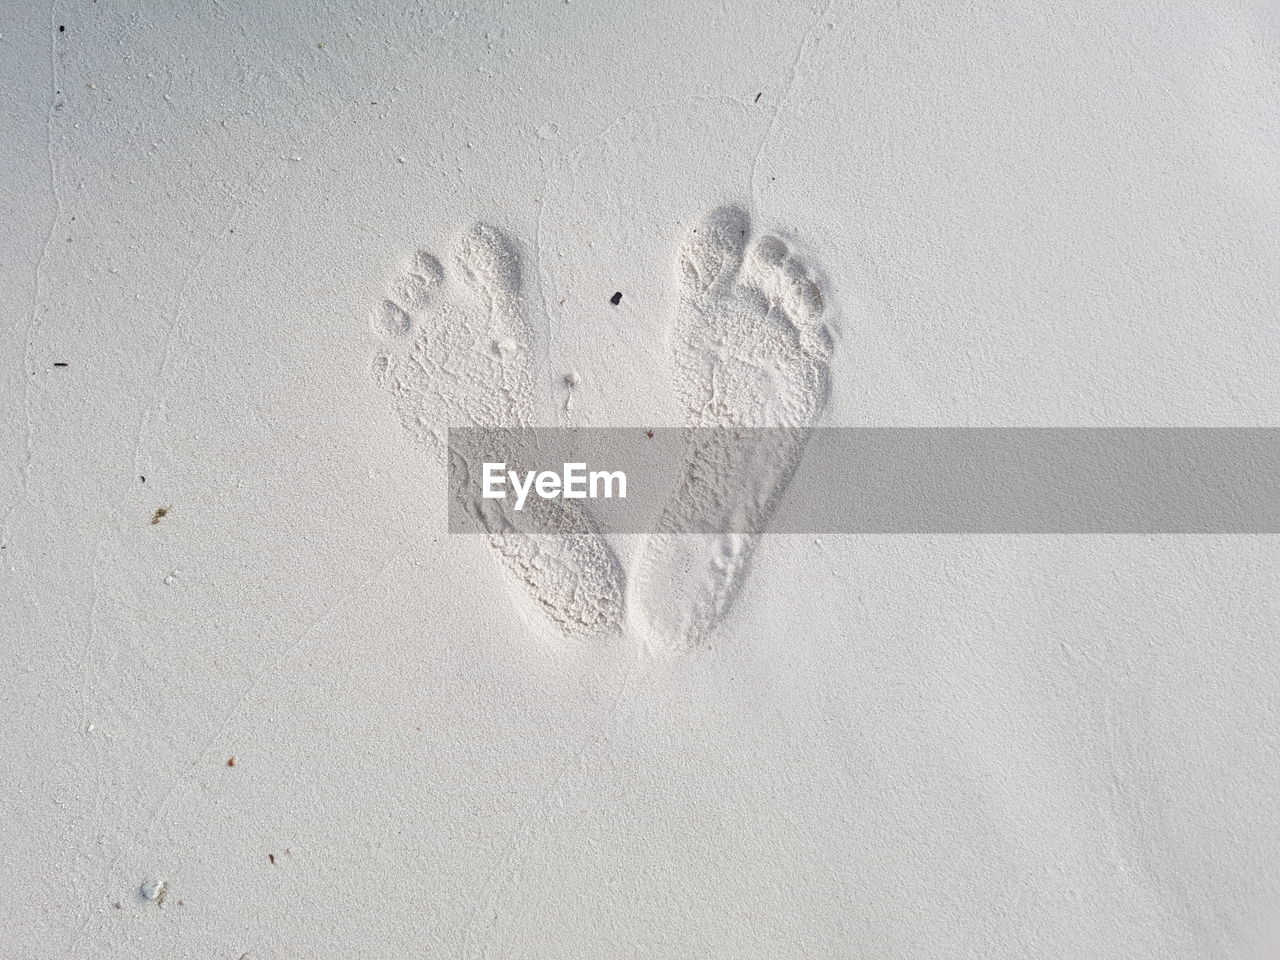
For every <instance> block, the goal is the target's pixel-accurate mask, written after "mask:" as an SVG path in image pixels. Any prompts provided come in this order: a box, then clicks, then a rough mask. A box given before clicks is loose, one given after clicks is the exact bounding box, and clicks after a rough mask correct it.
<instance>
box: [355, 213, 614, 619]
mask: <svg viewBox="0 0 1280 960" xmlns="http://www.w3.org/2000/svg"><path fill="white" fill-rule="evenodd" d="M520 284H521V280H520V262H519V258H518V257H517V255H516V252H515V248H514V246H513V244H512V243H511V242H510V240H509V239H508V238H507V237H506V236H504V235H503V234H502V233H501V232H500V231H498V230H496V229H494V228H493V227H490V226H487V225H485V224H476V225H475V226H473V227H472V228H471V229H470V230H468V231H466V232H465V233H464V234H463V235H462V236H461V237H460V238H459V239H458V241H457V244H456V248H455V253H454V255H453V257H452V258H451V260H450V262H449V266H448V267H446V266H445V265H444V264H442V263H441V262H440V260H438V259H437V258H436V257H434V256H432V255H431V254H430V253H427V252H425V251H419V252H418V253H416V254H415V255H414V257H413V259H412V261H411V262H410V263H409V264H408V265H407V266H406V267H405V269H404V270H403V272H402V273H401V275H400V276H399V277H398V278H397V279H395V280H394V281H393V282H392V283H391V285H390V287H389V288H388V290H387V294H386V297H385V299H383V300H382V301H381V302H380V303H379V304H377V305H376V306H375V307H374V310H373V314H372V317H371V318H370V323H371V326H372V327H373V331H374V333H375V334H376V335H377V336H378V338H379V340H380V341H381V346H380V348H379V350H378V353H377V354H376V356H375V357H374V362H373V369H374V375H375V377H376V379H377V381H378V383H379V384H380V385H381V386H382V388H383V389H384V390H386V391H387V393H388V394H389V395H390V396H391V401H392V405H393V407H394V409H395V412H396V414H397V415H398V416H399V418H400V422H401V423H402V424H403V425H404V427H405V429H406V430H408V431H409V433H410V434H412V435H413V436H414V437H415V438H416V439H418V440H420V441H422V442H424V443H426V444H427V445H428V446H433V447H437V448H439V447H442V446H443V442H444V435H445V430H446V428H447V427H450V426H455V427H458V426H468V427H506V428H516V429H520V428H526V427H529V426H531V425H532V422H533V412H534V400H533V398H534V383H535V363H534V359H533V353H534V346H535V344H536V343H537V339H536V333H537V331H536V330H535V328H534V327H533V326H531V323H530V319H529V316H528V311H527V309H526V306H525V302H524V300H523V298H522V297H521V295H520ZM451 455H453V454H451ZM472 506H475V505H472ZM540 509H545V510H548V511H552V512H555V514H556V515H555V516H554V517H550V518H546V519H544V520H543V521H542V523H543V527H542V528H543V529H550V528H556V529H560V530H565V531H569V532H567V533H562V534H559V535H546V536H538V535H533V536H527V535H521V534H515V533H511V532H510V529H509V526H508V525H507V524H506V523H505V521H504V518H503V517H502V516H501V514H492V513H486V514H481V513H480V511H479V510H476V509H473V511H472V512H473V515H474V516H476V517H477V519H478V520H479V521H480V522H481V523H482V524H483V525H484V529H485V530H486V531H487V532H488V537H489V542H490V544H491V545H492V546H493V549H494V551H495V553H496V555H497V556H498V558H499V559H500V560H501V562H502V564H503V566H504V567H506V569H507V570H508V571H509V572H510V573H511V575H512V578H513V579H514V581H515V582H516V583H518V584H519V585H520V586H521V587H522V588H523V593H524V595H525V596H526V597H527V598H528V599H529V600H531V601H532V602H533V604H534V606H535V607H536V608H537V609H538V610H540V611H541V612H542V614H544V615H545V616H546V617H547V618H549V619H550V620H551V621H552V622H553V623H554V624H555V625H556V626H557V627H558V628H559V630H560V632H561V633H562V634H563V635H565V636H567V637H572V638H575V639H581V638H588V637H592V636H598V635H607V634H610V633H613V632H615V631H616V630H617V629H618V628H619V626H620V624H621V620H622V602H623V601H622V598H623V575H622V570H621V567H620V565H619V563H618V561H617V558H616V557H615V555H614V553H613V551H612V550H611V549H610V547H609V545H608V543H607V542H606V541H605V540H604V539H603V538H602V537H600V536H599V535H598V534H597V533H596V527H595V526H594V524H593V523H592V522H591V520H590V518H589V517H588V516H587V515H586V514H584V513H582V512H581V511H578V510H576V509H574V508H573V507H570V506H569V505H567V504H565V503H564V501H562V500H557V501H545V505H544V506H540Z"/></svg>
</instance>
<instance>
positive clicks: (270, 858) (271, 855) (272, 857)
mask: <svg viewBox="0 0 1280 960" xmlns="http://www.w3.org/2000/svg"><path fill="white" fill-rule="evenodd" d="M267 859H268V860H270V861H271V864H272V866H275V862H276V855H275V854H274V853H268V854H267Z"/></svg>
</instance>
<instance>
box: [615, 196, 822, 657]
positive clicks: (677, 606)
mask: <svg viewBox="0 0 1280 960" xmlns="http://www.w3.org/2000/svg"><path fill="white" fill-rule="evenodd" d="M750 235H751V223H750V219H749V217H748V216H747V214H746V213H745V212H744V211H742V210H739V209H737V208H731V207H725V208H721V209H718V210H716V211H714V212H713V213H712V214H711V215H710V216H708V217H707V218H706V220H704V221H703V222H702V223H700V224H699V225H698V226H697V227H695V228H694V229H693V231H692V232H691V233H690V234H689V236H688V237H687V238H686V239H685V241H684V243H683V244H682V246H681V249H680V257H679V283H680V298H679V306H678V308H677V311H676V316H675V321H674V324H673V329H672V348H673V351H674V359H675V386H676V392H677V394H678V396H679V398H680V401H681V405H682V406H683V407H684V408H685V410H686V425H687V426H689V427H694V428H716V429H704V430H695V431H693V432H692V433H691V439H690V443H689V450H688V453H687V459H686V467H685V469H684V472H683V475H682V477H681V478H680V480H679V481H678V483H677V485H676V489H675V491H674V492H673V494H672V496H671V498H670V500H669V501H668V502H667V505H666V507H665V508H664V510H663V513H662V516H661V517H660V519H659V521H658V525H657V532H656V533H655V534H653V535H651V536H650V537H649V538H648V539H647V540H646V542H645V544H644V546H643V548H642V549H641V552H640V556H639V558H638V560H637V563H636V572H635V574H634V576H633V578H632V598H631V604H630V609H629V619H630V620H631V622H633V623H634V624H635V626H636V627H637V628H638V629H639V631H641V633H642V634H643V635H644V636H646V638H647V639H648V641H649V643H650V644H651V645H653V646H657V647H665V648H669V649H675V650H683V649H688V648H691V647H694V646H697V645H698V644H700V643H703V642H704V641H706V640H707V638H708V637H710V636H711V634H712V633H713V632H714V630H715V628H716V626H717V625H718V624H719V623H720V621H721V620H722V619H723V618H724V616H725V614H726V613H727V612H728V610H729V608H730V606H731V605H732V604H733V600H734V597H735V596H736V594H737V592H738V590H739V588H740V587H741V586H742V583H743V581H744V580H745V578H746V574H747V570H748V566H749V564H750V560H751V555H752V552H753V550H754V548H755V545H756V543H757V541H758V539H759V537H758V535H756V534H747V533H717V534H691V533H683V532H681V531H686V530H690V529H703V530H705V529H718V530H753V531H755V530H760V529H762V528H763V527H764V526H766V525H767V523H768V520H769V517H770V516H771V515H772V514H773V512H774V509H775V508H776V507H777V504H778V502H779V501H780V500H781V498H782V495H783V493H784V492H785V491H786V488H787V485H788V484H789V483H790V482H791V477H792V476H793V474H794V473H795V469H796V467H797V466H798V465H799V463H800V458H801V457H802V456H803V454H804V448H805V445H806V444H807V442H808V440H809V435H810V433H811V430H812V427H813V425H814V424H815V423H816V421H817V419H818V415H819V414H820V413H821V411H822V408H823V406H824V405H825V403H826V398H827V393H828V385H829V377H828V374H829V365H830V360H831V354H832V349H833V343H832V338H831V334H830V332H829V331H828V330H827V327H826V325H825V324H823V323H822V322H821V320H820V317H821V315H822V312H823V307H824V304H823V295H822V292H821V290H820V288H819V286H818V284H817V283H816V282H815V281H814V279H813V278H812V277H811V276H810V275H809V272H808V270H807V269H806V268H805V266H804V264H803V263H802V262H801V261H800V260H799V259H798V258H797V257H796V256H794V255H793V254H791V253H790V252H789V251H788V249H787V246H786V244H785V243H783V242H782V241H781V240H780V239H778V238H777V237H773V236H763V237H760V238H758V239H756V240H755V241H754V242H751V238H750ZM748 248H749V249H748ZM762 427H767V428H773V429H769V430H758V429H752V428H762ZM708 523H710V524H714V527H708V526H706V525H705V524H708Z"/></svg>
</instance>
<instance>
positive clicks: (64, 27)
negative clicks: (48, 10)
mask: <svg viewBox="0 0 1280 960" xmlns="http://www.w3.org/2000/svg"><path fill="white" fill-rule="evenodd" d="M58 32H59V33H66V32H67V25H66V24H65V23H60V24H58Z"/></svg>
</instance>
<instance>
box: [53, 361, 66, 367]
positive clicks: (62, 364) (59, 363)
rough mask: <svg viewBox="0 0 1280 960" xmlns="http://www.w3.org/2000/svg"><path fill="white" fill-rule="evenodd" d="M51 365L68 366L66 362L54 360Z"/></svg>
mask: <svg viewBox="0 0 1280 960" xmlns="http://www.w3.org/2000/svg"><path fill="white" fill-rule="evenodd" d="M53 365H54V366H55V367H65V366H68V364H65V363H61V362H57V361H55V362H54V364H53Z"/></svg>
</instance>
